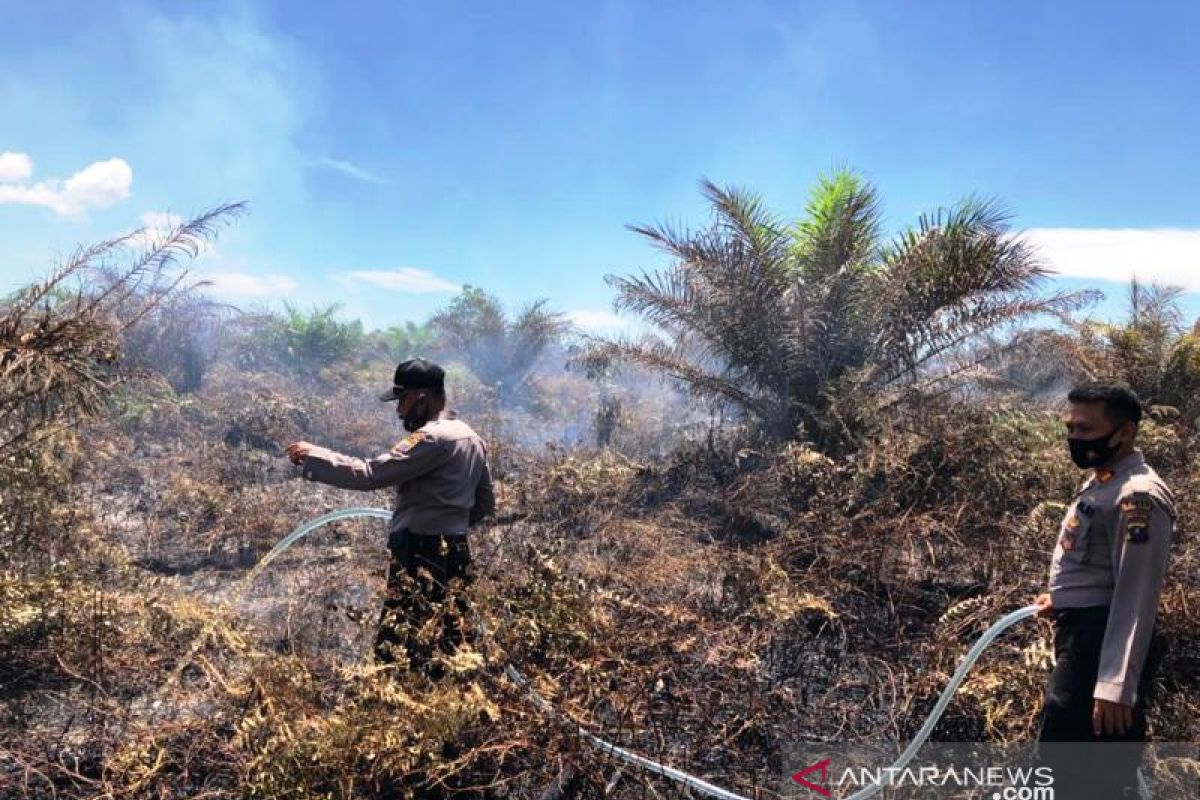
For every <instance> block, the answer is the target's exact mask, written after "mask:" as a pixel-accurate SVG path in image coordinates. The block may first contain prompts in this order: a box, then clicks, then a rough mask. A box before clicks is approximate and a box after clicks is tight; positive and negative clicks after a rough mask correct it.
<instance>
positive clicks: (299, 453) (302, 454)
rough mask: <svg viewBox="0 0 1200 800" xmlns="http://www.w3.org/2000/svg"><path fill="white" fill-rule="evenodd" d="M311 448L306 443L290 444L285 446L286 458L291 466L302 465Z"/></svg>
mask: <svg viewBox="0 0 1200 800" xmlns="http://www.w3.org/2000/svg"><path fill="white" fill-rule="evenodd" d="M312 448H313V446H312V445H311V444H309V443H308V442H292V443H291V444H289V445H288V446H287V455H288V458H290V459H291V460H292V463H293V464H303V463H304V459H306V458H308V453H309V451H310V450H312Z"/></svg>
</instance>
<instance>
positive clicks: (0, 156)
mask: <svg viewBox="0 0 1200 800" xmlns="http://www.w3.org/2000/svg"><path fill="white" fill-rule="evenodd" d="M32 174H33V159H32V158H30V157H29V156H27V155H25V154H24V153H0V183H16V182H17V181H23V180H28V178H29V176H30V175H32Z"/></svg>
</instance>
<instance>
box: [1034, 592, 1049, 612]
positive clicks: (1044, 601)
mask: <svg viewBox="0 0 1200 800" xmlns="http://www.w3.org/2000/svg"><path fill="white" fill-rule="evenodd" d="M1033 604H1034V605H1035V606H1038V612H1037V615H1038V616H1039V617H1044V616H1046V615H1047V614H1049V613H1050V612H1051V611H1053V610H1054V603H1052V602H1050V595H1049V593H1043V594H1039V595H1038V596H1037V597H1035V598H1034V599H1033Z"/></svg>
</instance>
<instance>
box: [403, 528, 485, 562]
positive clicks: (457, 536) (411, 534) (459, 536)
mask: <svg viewBox="0 0 1200 800" xmlns="http://www.w3.org/2000/svg"><path fill="white" fill-rule="evenodd" d="M439 536H445V537H446V539H447V540H448V541H449V542H451V543H452V544H453V543H456V542H465V541H466V540H467V534H466V532H465V531H464V532H462V533H420V532H418V531H410V530H409V529H408V528H398V529H396V530H394V531H392V532H391V533H390V534H389V535H388V543H387V546H388V549H389V550H391V551H393V552H394V553H396V554H397V555H399V556H402V557H407V556H408V542H409V539H410V538H417V539H436V538H437V537H439Z"/></svg>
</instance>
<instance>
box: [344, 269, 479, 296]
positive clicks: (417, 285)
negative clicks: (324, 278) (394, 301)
mask: <svg viewBox="0 0 1200 800" xmlns="http://www.w3.org/2000/svg"><path fill="white" fill-rule="evenodd" d="M348 274H349V276H350V277H351V278H354V279H355V280H358V281H362V282H364V283H369V284H371V285H372V286H378V287H380V288H382V289H391V290H393V291H397V292H413V293H416V294H427V293H431V292H457V291H459V290H461V289H462V287H461V286H460V285H459V284H457V283H452V282H450V281H448V280H446V279H444V278H439V277H438V276H437V275H434V274H433V273H432V272H430V271H429V270H424V269H417V268H416V267H400V268H399V269H391V270H370V269H369V270H357V271H354V272H350V273H348Z"/></svg>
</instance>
